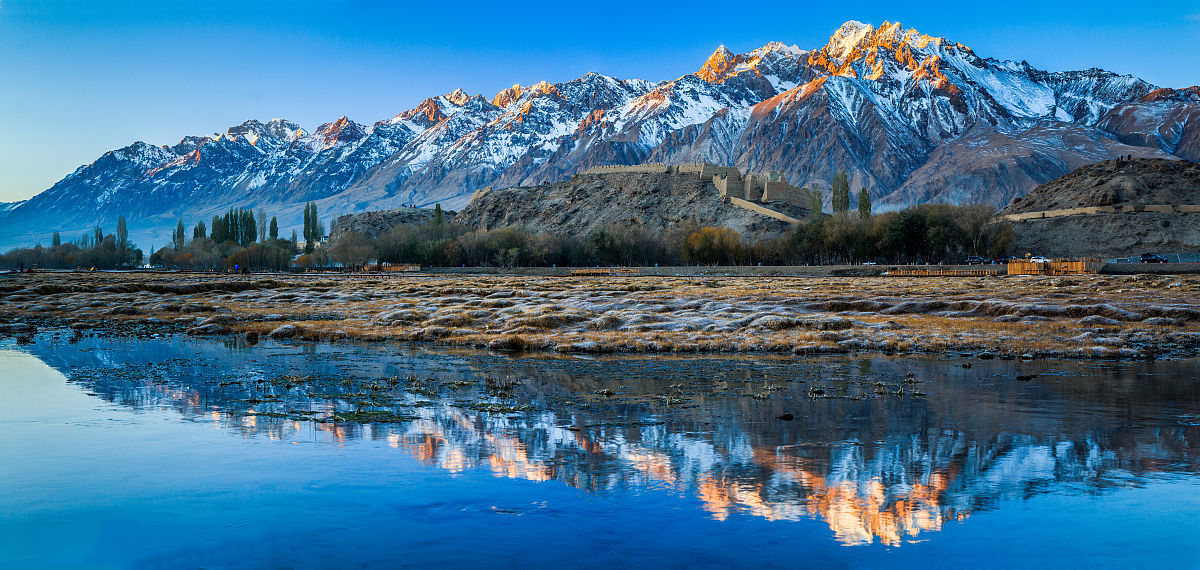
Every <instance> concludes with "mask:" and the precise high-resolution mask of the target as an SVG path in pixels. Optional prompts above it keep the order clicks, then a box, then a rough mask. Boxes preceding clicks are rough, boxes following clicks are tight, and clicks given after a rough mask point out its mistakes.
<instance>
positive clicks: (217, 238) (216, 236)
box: [212, 216, 227, 243]
mask: <svg viewBox="0 0 1200 570" xmlns="http://www.w3.org/2000/svg"><path fill="white" fill-rule="evenodd" d="M226 237H227V236H226V233H225V226H224V225H223V224H222V223H221V217H220V216H213V219H212V240H213V241H214V242H216V243H224V242H225V239H226Z"/></svg>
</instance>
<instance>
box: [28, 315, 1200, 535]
mask: <svg viewBox="0 0 1200 570" xmlns="http://www.w3.org/2000/svg"><path fill="white" fill-rule="evenodd" d="M27 350H30V351H32V352H33V353H34V354H35V355H37V356H38V357H39V358H41V359H42V360H43V361H45V362H46V363H48V364H50V365H51V366H54V367H56V368H58V369H59V370H60V371H62V372H63V373H64V374H65V375H67V376H68V377H69V378H71V379H72V381H74V382H76V383H78V384H80V385H81V386H83V387H85V388H86V389H87V390H89V391H90V392H92V393H94V394H95V395H97V396H99V397H101V398H103V399H105V400H107V401H111V402H115V403H119V404H122V405H126V406H131V407H135V408H139V407H169V408H172V409H174V410H176V411H177V412H178V413H179V414H180V415H181V416H183V417H185V418H189V419H195V420H204V421H212V422H214V423H216V424H218V425H220V426H222V427H223V428H226V429H228V430H229V431H231V432H234V433H238V434H240V435H242V436H243V437H268V438H272V439H281V440H293V439H304V438H310V439H313V438H315V439H319V440H323V441H326V442H329V443H331V444H338V443H339V442H345V441H347V440H351V439H358V438H365V439H372V440H378V441H381V442H385V443H386V444H387V445H390V446H392V447H394V448H396V449H399V450H403V451H404V452H406V453H408V454H411V455H412V456H413V457H414V458H416V459H417V460H420V461H422V462H425V463H428V464H430V465H434V466H437V467H439V468H442V469H445V470H448V471H451V472H459V471H464V470H488V471H490V472H492V473H494V474H496V475H497V476H500V477H509V478H518V479H526V480H531V481H558V482H561V483H565V484H567V485H570V486H573V487H577V488H580V489H584V490H587V491H592V492H599V493H604V492H612V491H615V490H624V489H633V490H644V489H667V490H671V491H674V492H679V493H682V494H686V495H688V496H692V497H695V498H696V499H697V500H698V501H699V502H700V504H701V505H702V508H703V509H705V510H706V511H707V512H709V513H711V516H712V517H714V518H716V519H720V520H724V519H726V518H728V517H730V516H733V515H735V514H747V515H751V516H756V517H762V518H765V519H768V520H796V519H801V518H815V519H819V520H823V521H825V522H826V523H827V524H828V525H829V527H830V528H831V529H832V531H833V533H834V534H835V536H836V538H837V540H839V541H841V542H842V543H844V544H865V543H872V542H880V543H884V544H888V545H894V546H895V545H900V544H902V543H903V542H904V541H905V540H906V539H911V538H913V537H917V536H919V535H921V534H922V533H929V532H935V531H938V530H940V529H941V528H942V527H943V525H944V524H946V523H947V522H950V521H961V520H964V519H966V518H967V517H969V516H970V515H971V514H972V513H973V512H975V511H979V510H981V509H988V508H994V507H997V506H998V505H1000V504H1001V503H1003V502H1004V501H1006V500H1012V499H1021V498H1025V497H1028V496H1030V495H1033V494H1037V493H1043V492H1049V491H1055V490H1063V489H1069V490H1072V491H1073V492H1084V493H1102V492H1103V491H1104V489H1106V488H1109V487H1127V486H1136V485H1139V484H1140V483H1141V482H1142V481H1144V480H1145V478H1147V477H1151V476H1153V475H1154V474H1155V473H1164V472H1196V471H1200V461H1198V459H1197V450H1196V448H1195V447H1193V446H1191V445H1189V442H1193V441H1197V440H1198V439H1200V421H1198V420H1197V417H1196V416H1195V415H1191V414H1195V410H1196V409H1197V406H1196V405H1197V403H1200V383H1198V382H1197V380H1196V376H1197V372H1198V370H1200V365H1198V364H1197V363H1196V362H1194V361H1188V362H1158V363H1144V362H1130V363H1112V362H1083V363H1061V362H1058V363H1047V362H1039V363H1020V362H1005V361H976V362H974V366H973V367H972V368H971V369H969V370H967V369H963V368H962V367H961V366H959V364H960V361H959V360H954V359H899V358H884V357H876V358H870V359H860V358H849V357H842V358H822V359H793V358H775V357H766V356H758V357H743V356H739V357H731V358H724V357H721V358H714V357H711V356H708V357H661V356H652V357H612V358H600V359H582V358H576V357H559V356H538V357H520V356H516V357H514V356H508V355H499V354H489V353H480V352H469V351H427V350H421V349H404V350H402V351H400V352H396V350H395V348H394V347H380V346H358V345H314V344H297V345H280V344H270V343H267V344H263V345H259V346H256V347H246V346H244V345H240V344H226V345H222V344H219V343H207V342H194V341H175V340H170V341H157V340H125V341H103V340H94V339H93V340H88V341H84V342H81V343H78V344H75V345H70V346H67V345H65V344H62V343H55V342H41V343H38V344H35V345H33V346H31V347H28V348H27ZM1028 374H1037V375H1038V376H1037V380H1036V381H1034V382H1019V381H1016V380H1014V378H1015V377H1016V376H1018V375H1028ZM784 413H788V414H791V415H792V417H793V418H794V419H793V420H792V421H784V420H781V419H779V417H780V416H781V415H783V414H784ZM349 420H358V421H349Z"/></svg>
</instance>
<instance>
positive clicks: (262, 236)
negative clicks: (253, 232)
mask: <svg viewBox="0 0 1200 570" xmlns="http://www.w3.org/2000/svg"><path fill="white" fill-rule="evenodd" d="M254 221H255V225H257V226H258V241H260V242H266V241H267V213H266V212H264V211H263V209H262V208H259V209H258V217H257V218H256V219H255V220H254Z"/></svg>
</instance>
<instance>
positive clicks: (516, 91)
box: [492, 83, 524, 109]
mask: <svg viewBox="0 0 1200 570" xmlns="http://www.w3.org/2000/svg"><path fill="white" fill-rule="evenodd" d="M523 92H524V88H523V87H521V84H520V83H514V84H513V86H512V87H509V88H508V89H504V90H501V91H500V92H499V93H497V94H496V96H495V97H492V104H493V105H495V106H497V107H500V108H501V109H503V108H505V107H507V106H509V105H511V104H512V103H513V101H516V100H517V99H520V98H521V93H523Z"/></svg>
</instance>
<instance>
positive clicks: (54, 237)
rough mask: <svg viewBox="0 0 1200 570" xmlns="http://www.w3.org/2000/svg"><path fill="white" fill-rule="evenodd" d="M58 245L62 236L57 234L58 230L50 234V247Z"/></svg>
mask: <svg viewBox="0 0 1200 570" xmlns="http://www.w3.org/2000/svg"><path fill="white" fill-rule="evenodd" d="M60 245H62V236H60V235H58V232H54V235H52V236H50V247H58V246H60Z"/></svg>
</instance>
